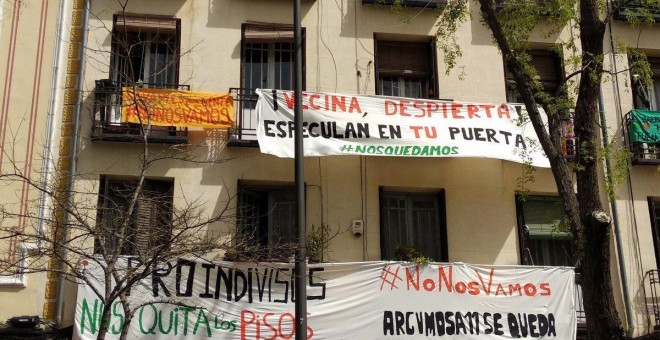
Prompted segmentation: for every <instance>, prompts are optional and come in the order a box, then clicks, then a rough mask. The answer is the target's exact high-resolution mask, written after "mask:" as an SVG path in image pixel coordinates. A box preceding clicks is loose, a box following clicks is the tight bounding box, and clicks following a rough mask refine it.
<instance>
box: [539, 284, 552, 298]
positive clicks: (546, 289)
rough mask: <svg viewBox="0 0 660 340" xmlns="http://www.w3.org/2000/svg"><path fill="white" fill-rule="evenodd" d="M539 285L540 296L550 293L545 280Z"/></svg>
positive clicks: (548, 285)
mask: <svg viewBox="0 0 660 340" xmlns="http://www.w3.org/2000/svg"><path fill="white" fill-rule="evenodd" d="M540 287H541V296H548V295H550V294H552V291H551V290H550V284H549V283H547V282H544V283H541V285H540Z"/></svg>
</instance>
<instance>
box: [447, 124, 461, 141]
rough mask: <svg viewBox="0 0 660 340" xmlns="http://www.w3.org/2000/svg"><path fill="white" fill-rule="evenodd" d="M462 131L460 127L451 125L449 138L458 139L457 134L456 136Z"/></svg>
mask: <svg viewBox="0 0 660 340" xmlns="http://www.w3.org/2000/svg"><path fill="white" fill-rule="evenodd" d="M460 131H461V130H459V129H458V128H455V127H450V128H449V138H451V139H452V140H453V139H456V138H455V136H456V134H458V133H459V132H460Z"/></svg>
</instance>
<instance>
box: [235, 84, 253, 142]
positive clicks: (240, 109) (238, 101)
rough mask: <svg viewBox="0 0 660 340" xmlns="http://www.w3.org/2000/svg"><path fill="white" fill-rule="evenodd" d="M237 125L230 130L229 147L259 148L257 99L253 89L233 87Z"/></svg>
mask: <svg viewBox="0 0 660 340" xmlns="http://www.w3.org/2000/svg"><path fill="white" fill-rule="evenodd" d="M229 94H231V95H232V97H234V110H235V112H236V125H235V126H234V127H232V128H231V129H230V130H229V146H238V147H257V146H259V143H258V142H257V110H256V108H257V99H258V98H259V97H258V96H257V94H256V93H255V92H254V90H253V89H243V88H237V87H232V88H230V89H229Z"/></svg>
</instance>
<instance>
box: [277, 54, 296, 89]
mask: <svg viewBox="0 0 660 340" xmlns="http://www.w3.org/2000/svg"><path fill="white" fill-rule="evenodd" d="M273 87H274V88H276V89H280V90H291V89H293V44H291V43H275V83H274V84H273Z"/></svg>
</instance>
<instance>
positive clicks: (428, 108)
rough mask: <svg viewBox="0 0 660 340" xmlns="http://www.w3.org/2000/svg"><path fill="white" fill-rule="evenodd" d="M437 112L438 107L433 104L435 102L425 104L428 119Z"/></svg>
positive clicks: (436, 104)
mask: <svg viewBox="0 0 660 340" xmlns="http://www.w3.org/2000/svg"><path fill="white" fill-rule="evenodd" d="M438 110H440V105H438V103H435V102H427V103H426V114H427V115H428V116H429V117H431V115H432V113H433V112H437V111H438Z"/></svg>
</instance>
